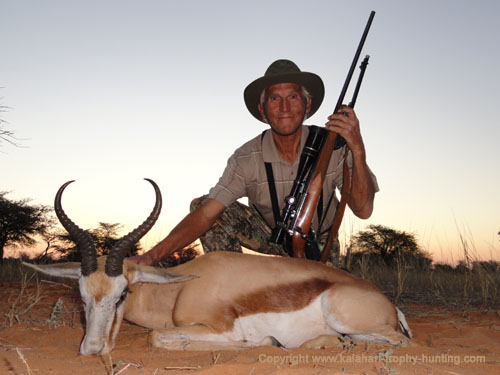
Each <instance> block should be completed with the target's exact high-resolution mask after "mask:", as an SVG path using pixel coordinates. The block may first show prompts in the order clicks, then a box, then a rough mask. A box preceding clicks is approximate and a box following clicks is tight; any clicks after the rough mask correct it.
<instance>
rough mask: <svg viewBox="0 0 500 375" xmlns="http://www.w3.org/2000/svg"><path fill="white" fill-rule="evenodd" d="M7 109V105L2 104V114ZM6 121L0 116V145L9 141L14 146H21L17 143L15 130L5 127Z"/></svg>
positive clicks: (0, 107) (0, 106) (0, 110)
mask: <svg viewBox="0 0 500 375" xmlns="http://www.w3.org/2000/svg"><path fill="white" fill-rule="evenodd" d="M6 110H7V107H6V106H4V105H0V114H1V113H3V112H5V111H6ZM5 123H6V121H5V120H4V119H2V118H1V117H0V145H1V143H2V142H7V143H10V144H11V145H13V146H16V147H17V146H19V144H18V143H17V140H18V139H17V138H16V137H15V136H14V132H12V131H10V130H8V129H6V128H5V127H4V124H5Z"/></svg>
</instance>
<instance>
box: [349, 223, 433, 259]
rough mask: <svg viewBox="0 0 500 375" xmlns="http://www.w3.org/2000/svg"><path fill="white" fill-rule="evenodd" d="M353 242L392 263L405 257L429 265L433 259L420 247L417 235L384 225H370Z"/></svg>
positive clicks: (365, 250)
mask: <svg viewBox="0 0 500 375" xmlns="http://www.w3.org/2000/svg"><path fill="white" fill-rule="evenodd" d="M353 243H354V245H355V246H356V247H357V249H358V250H359V251H360V252H361V253H370V254H374V255H376V256H378V257H380V258H381V259H382V260H383V261H384V263H385V264H387V265H390V264H392V263H393V262H394V261H397V260H398V257H399V259H401V257H403V258H404V259H405V260H406V261H409V260H411V263H413V264H414V265H418V266H429V265H430V263H431V261H432V260H431V259H430V257H429V256H428V254H427V253H426V252H425V251H423V250H422V249H420V247H419V245H418V243H417V240H416V238H415V235H414V234H412V233H407V232H404V231H399V230H396V229H392V228H389V227H386V226H383V225H374V224H372V225H369V226H368V229H367V230H364V231H361V232H359V233H358V234H356V235H355V236H354V237H353Z"/></svg>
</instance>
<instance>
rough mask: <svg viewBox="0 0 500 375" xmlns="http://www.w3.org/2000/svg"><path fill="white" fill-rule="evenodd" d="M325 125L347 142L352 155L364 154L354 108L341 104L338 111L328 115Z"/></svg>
mask: <svg viewBox="0 0 500 375" xmlns="http://www.w3.org/2000/svg"><path fill="white" fill-rule="evenodd" d="M325 127H326V128H327V129H328V130H330V131H334V132H336V133H338V134H340V135H341V136H342V137H343V138H344V139H345V141H346V142H347V145H348V146H349V148H350V149H351V151H352V153H353V155H356V154H359V155H363V154H364V152H365V146H364V143H363V138H362V137H361V131H360V129H359V120H358V118H357V117H356V113H355V112H354V109H352V108H351V107H348V106H346V105H342V106H341V107H340V109H339V111H338V113H336V114H333V115H330V116H329V117H328V122H327V123H326V124H325Z"/></svg>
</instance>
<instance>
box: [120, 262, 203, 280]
mask: <svg viewBox="0 0 500 375" xmlns="http://www.w3.org/2000/svg"><path fill="white" fill-rule="evenodd" d="M124 268H125V269H126V272H124V273H125V274H126V275H127V279H128V280H129V282H130V284H134V283H155V284H170V283H181V282H184V281H189V280H192V279H197V278H198V277H199V276H196V275H183V274H180V273H177V272H174V271H169V270H167V269H162V268H155V267H150V266H139V265H137V264H135V263H132V262H130V261H128V260H126V259H125V262H124Z"/></svg>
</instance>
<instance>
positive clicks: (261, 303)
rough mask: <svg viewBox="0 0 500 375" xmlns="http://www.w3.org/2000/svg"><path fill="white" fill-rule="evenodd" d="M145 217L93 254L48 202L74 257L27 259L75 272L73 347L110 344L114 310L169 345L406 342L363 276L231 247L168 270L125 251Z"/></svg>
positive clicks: (47, 269) (88, 349)
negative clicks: (80, 310)
mask: <svg viewBox="0 0 500 375" xmlns="http://www.w3.org/2000/svg"><path fill="white" fill-rule="evenodd" d="M148 181H149V182H150V183H151V184H152V185H153V187H154V189H155V192H156V204H155V206H154V209H153V211H152V213H151V214H150V215H149V217H148V218H147V220H146V221H145V222H144V223H143V224H141V225H140V226H139V227H137V228H136V229H135V230H133V231H132V232H130V233H129V234H128V235H126V236H125V237H123V238H122V239H121V240H120V241H119V242H118V243H117V244H116V245H115V246H114V247H113V249H111V251H110V254H109V256H107V257H106V256H102V257H99V258H98V257H97V253H96V249H95V245H94V244H93V242H92V239H91V237H90V235H89V234H88V233H87V232H85V231H83V230H82V229H80V228H79V227H78V226H77V225H76V224H74V223H73V222H72V221H71V220H70V219H69V218H68V216H67V215H66V214H65V213H64V211H63V209H62V206H61V196H62V193H63V191H64V189H65V188H66V186H67V185H68V184H69V183H70V182H71V181H70V182H68V183H66V184H64V185H63V186H62V187H61V188H60V189H59V191H58V193H57V195H56V198H55V210H56V214H57V217H58V218H59V220H60V221H61V223H62V225H63V226H64V227H65V228H66V230H67V231H68V232H69V233H70V235H71V236H72V238H73V239H74V240H75V242H77V244H78V248H79V251H80V252H81V255H82V263H81V264H80V263H66V264H54V265H44V266H41V265H29V264H27V265H29V266H30V267H32V268H34V269H36V270H38V271H40V272H44V273H46V274H49V275H53V276H60V277H69V278H74V279H78V280H79V287H80V293H81V296H82V299H83V304H84V308H85V318H86V330H85V336H84V338H83V340H82V343H81V346H80V352H81V353H82V354H86V355H89V354H105V353H108V352H109V351H111V350H112V349H113V346H114V341H115V338H116V335H117V334H118V331H119V328H120V324H121V322H122V319H124V318H125V319H126V320H128V321H130V322H133V323H135V324H138V325H141V326H144V327H147V328H151V329H153V332H152V334H151V337H152V343H153V345H155V346H159V347H164V348H167V349H177V350H179V349H180V350H215V349H238V348H248V347H254V346H259V345H269V344H276V345H278V344H281V345H282V346H284V347H287V348H294V347H299V346H305V347H308V348H319V347H324V346H328V345H334V344H337V345H338V342H339V340H338V337H339V336H342V335H346V336H349V337H351V338H352V339H353V340H360V341H373V342H379V343H389V344H393V345H397V344H408V343H409V338H411V331H410V328H409V327H408V324H407V323H406V320H405V317H404V315H403V314H402V313H401V311H399V309H397V308H396V307H394V306H393V305H392V303H391V302H389V300H388V299H387V298H386V297H385V296H384V295H383V294H382V293H381V292H380V291H379V290H378V289H377V288H376V287H375V286H374V285H372V284H371V283H369V282H368V281H366V280H362V279H359V278H357V277H355V276H353V275H351V274H349V273H347V272H344V271H341V270H338V269H335V268H331V267H328V266H326V265H323V264H321V263H318V262H313V261H308V260H304V259H294V258H276V257H264V256H258V255H247V254H238V253H230V252H215V253H210V254H207V255H203V256H201V257H199V258H197V259H194V260H192V261H190V262H188V263H185V264H182V265H179V266H177V267H173V268H170V269H167V270H165V269H159V268H154V267H146V266H139V265H136V264H135V263H132V262H130V261H128V260H126V259H124V258H125V254H126V252H127V250H128V249H129V247H130V246H131V245H132V244H134V243H136V242H137V241H139V239H140V238H141V237H142V236H144V235H145V234H146V233H147V232H148V231H149V230H150V229H151V227H152V226H153V224H154V223H155V221H156V219H157V218H158V215H159V213H160V210H161V194H160V190H159V188H158V186H157V185H156V183H154V181H151V180H148Z"/></svg>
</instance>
